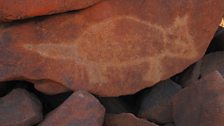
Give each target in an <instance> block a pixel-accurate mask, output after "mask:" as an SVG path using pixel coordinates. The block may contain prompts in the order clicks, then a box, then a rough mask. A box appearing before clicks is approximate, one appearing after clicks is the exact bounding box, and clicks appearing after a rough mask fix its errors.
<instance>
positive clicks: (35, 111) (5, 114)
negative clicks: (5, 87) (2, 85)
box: [0, 89, 42, 126]
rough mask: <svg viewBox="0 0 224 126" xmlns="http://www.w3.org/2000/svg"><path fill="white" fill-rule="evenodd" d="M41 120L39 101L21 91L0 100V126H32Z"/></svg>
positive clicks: (18, 90) (15, 90)
mask: <svg viewBox="0 0 224 126" xmlns="http://www.w3.org/2000/svg"><path fill="white" fill-rule="evenodd" d="M41 120H42V105H41V103H40V101H39V100H38V99H37V98H36V97H35V96H33V95H31V94H30V93H29V92H27V91H26V90H23V89H14V90H13V91H12V92H10V93H9V94H7V95H6V96H5V97H2V98H1V99H0V126H32V125H35V124H37V123H39V122H40V121H41Z"/></svg>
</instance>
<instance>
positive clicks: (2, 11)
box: [0, 0, 100, 22]
mask: <svg viewBox="0 0 224 126" xmlns="http://www.w3.org/2000/svg"><path fill="white" fill-rule="evenodd" d="M98 1H100V0H0V22H6V21H12V20H18V19H24V18H29V17H35V16H42V15H49V14H55V13H61V12H66V11H71V10H77V9H82V8H86V7H89V6H91V5H93V4H95V3H97V2H98Z"/></svg>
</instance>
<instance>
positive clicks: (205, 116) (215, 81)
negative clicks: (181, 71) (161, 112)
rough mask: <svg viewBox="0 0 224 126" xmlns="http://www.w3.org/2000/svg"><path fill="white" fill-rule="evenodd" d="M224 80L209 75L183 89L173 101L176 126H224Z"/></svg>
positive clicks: (218, 76)
mask: <svg viewBox="0 0 224 126" xmlns="http://www.w3.org/2000/svg"><path fill="white" fill-rule="evenodd" d="M223 90H224V79H223V77H222V76H221V75H220V73H218V72H213V73H210V74H209V75H207V76H205V77H203V78H202V79H201V80H199V81H198V82H197V83H195V84H192V85H191V86H189V87H187V88H184V89H183V90H182V91H181V92H179V93H178V94H177V95H176V96H175V98H174V101H173V117H174V122H175V124H176V126H222V125H223V124H224V106H223V101H224V92H223Z"/></svg>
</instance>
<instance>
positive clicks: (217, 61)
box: [201, 51, 224, 77]
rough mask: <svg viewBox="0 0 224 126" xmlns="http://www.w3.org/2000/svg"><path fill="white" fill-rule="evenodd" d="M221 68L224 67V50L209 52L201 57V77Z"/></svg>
mask: <svg viewBox="0 0 224 126" xmlns="http://www.w3.org/2000/svg"><path fill="white" fill-rule="evenodd" d="M222 69H224V51H221V52H214V53H210V54H208V55H205V57H203V59H202V64H201V76H202V77H203V76H206V75H207V74H209V73H211V72H214V71H216V70H222Z"/></svg>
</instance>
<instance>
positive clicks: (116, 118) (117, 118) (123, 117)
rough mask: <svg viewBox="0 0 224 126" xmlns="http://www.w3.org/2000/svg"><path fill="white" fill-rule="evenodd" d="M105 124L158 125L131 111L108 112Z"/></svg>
mask: <svg viewBox="0 0 224 126" xmlns="http://www.w3.org/2000/svg"><path fill="white" fill-rule="evenodd" d="M104 126H157V125H156V124H154V123H151V122H148V121H146V120H144V119H140V118H137V117H135V116H134V115H133V114H130V113H121V114H107V115H106V117H105V122H104Z"/></svg>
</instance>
